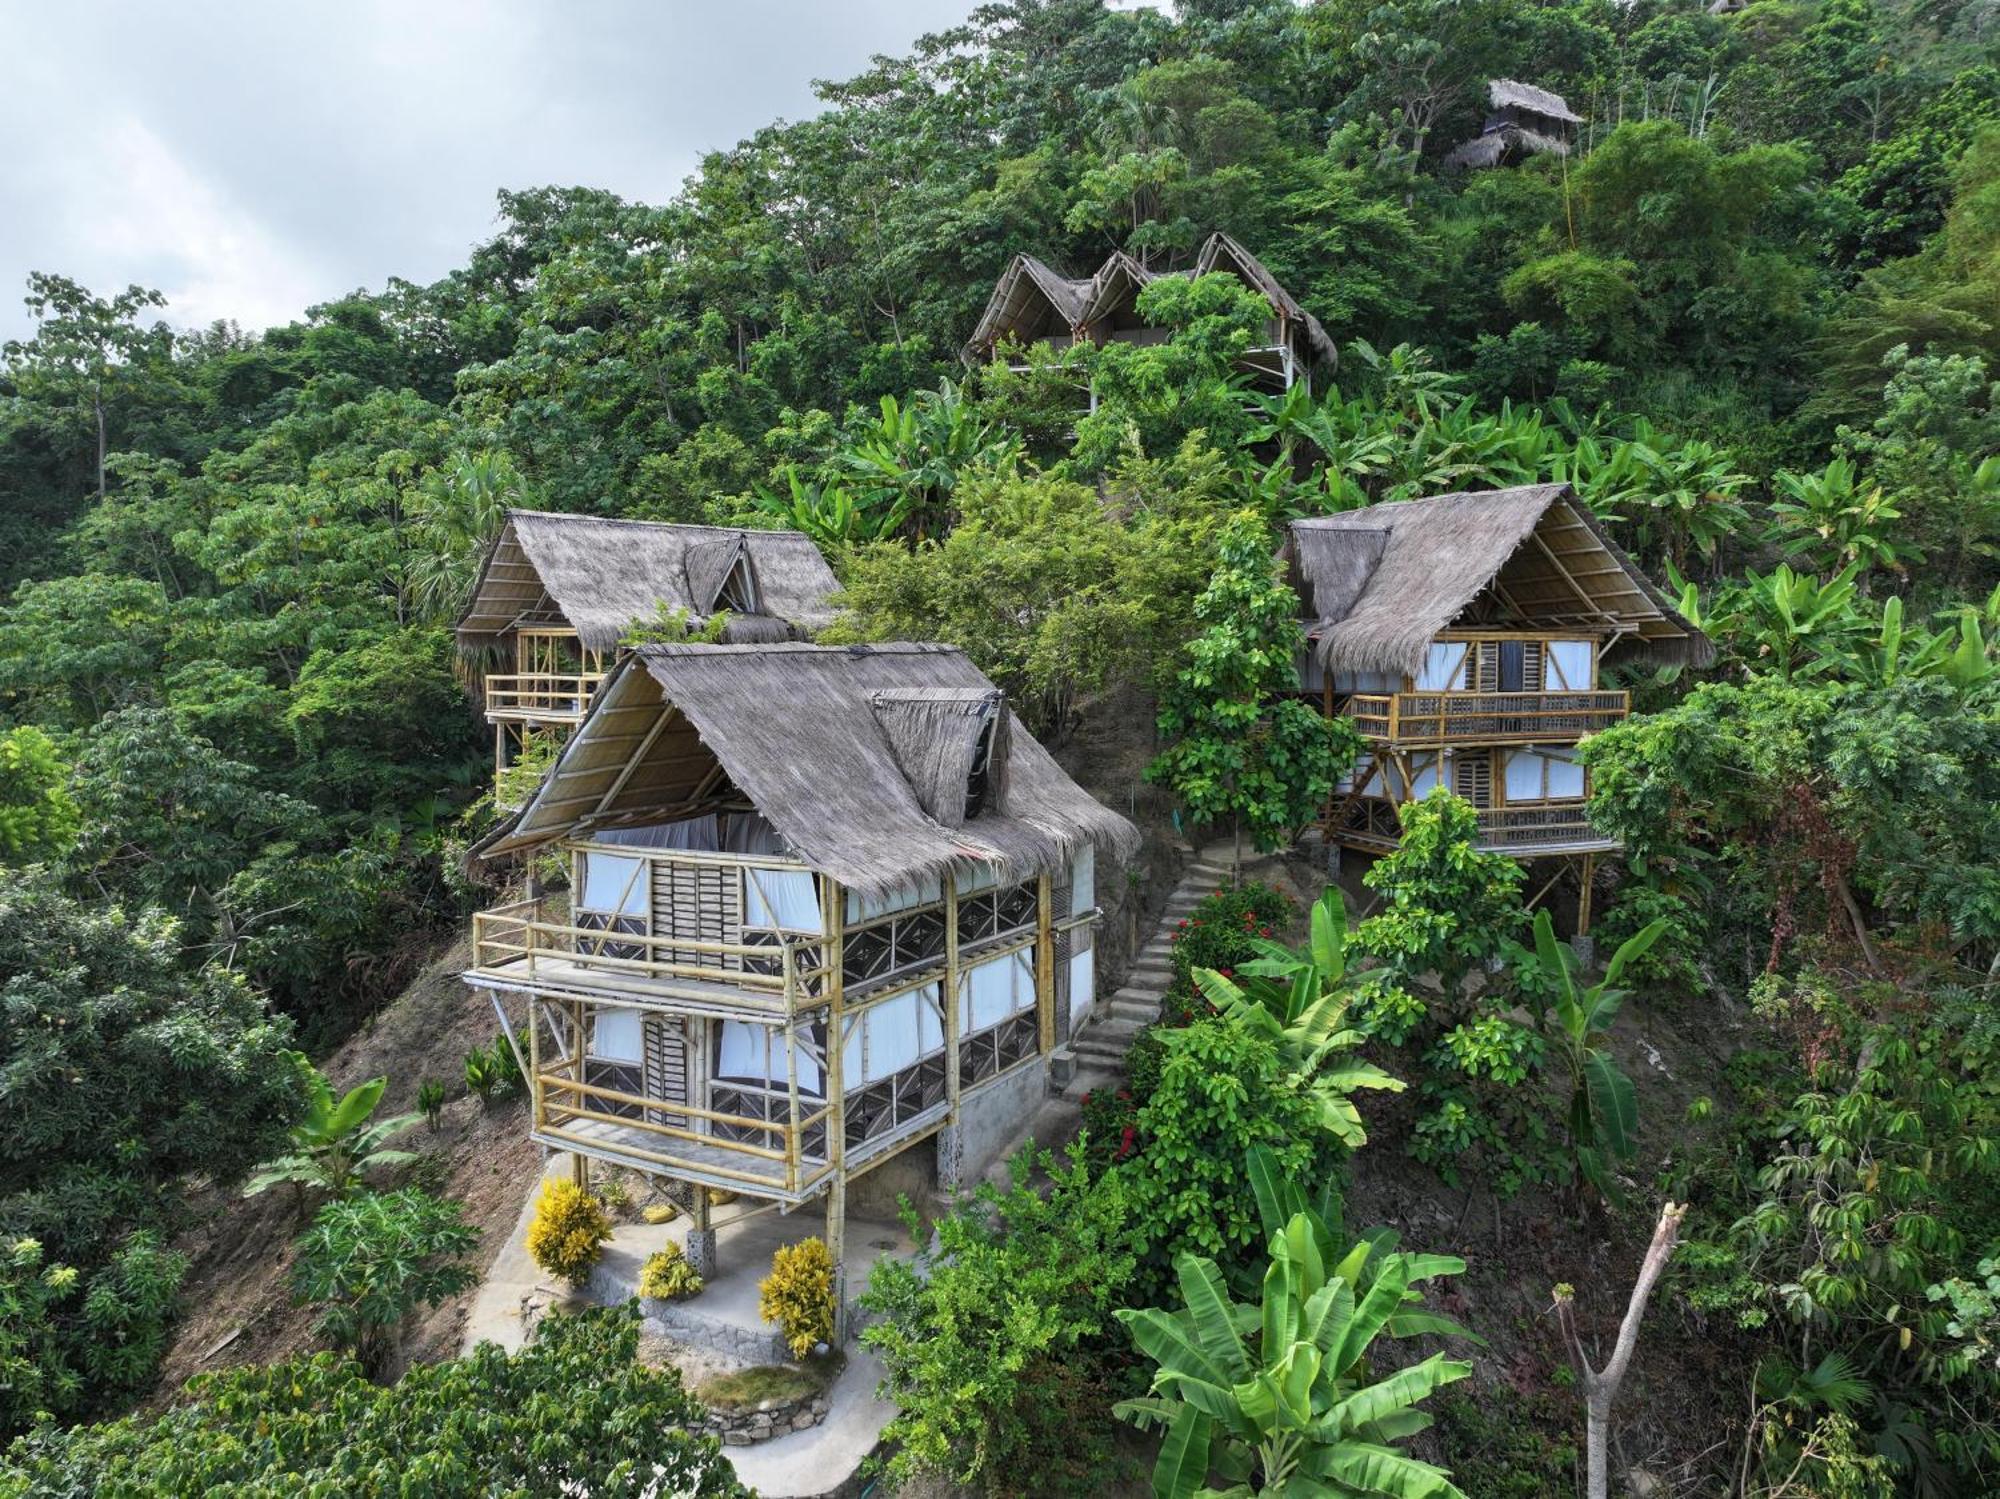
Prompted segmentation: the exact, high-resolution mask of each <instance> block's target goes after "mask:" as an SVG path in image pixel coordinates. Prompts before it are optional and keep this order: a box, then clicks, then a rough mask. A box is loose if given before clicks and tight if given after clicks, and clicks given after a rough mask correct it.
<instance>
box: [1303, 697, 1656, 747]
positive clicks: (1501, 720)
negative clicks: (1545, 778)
mask: <svg viewBox="0 0 2000 1499" xmlns="http://www.w3.org/2000/svg"><path fill="white" fill-rule="evenodd" d="M1629 708H1630V699H1629V696H1628V695H1627V694H1626V693H1623V692H1357V693H1354V694H1353V695H1352V696H1350V697H1349V698H1348V699H1347V705H1346V707H1345V708H1343V709H1342V710H1341V711H1342V712H1343V714H1344V715H1345V716H1346V718H1347V720H1348V721H1349V722H1350V723H1352V724H1353V725H1354V727H1355V730H1356V731H1357V732H1358V733H1360V734H1361V736H1362V737H1363V738H1366V739H1379V740H1383V741H1385V742H1387V743H1391V744H1397V745H1404V746H1423V745H1441V744H1562V743H1567V742H1570V741H1574V740H1577V739H1581V738H1582V737H1583V736H1584V735H1586V734H1594V733H1596V732H1597V731H1598V730H1599V729H1608V728H1610V727H1611V726H1612V725H1613V724H1615V723H1618V722H1619V721H1620V720H1622V719H1623V718H1624V717H1625V716H1626V713H1627V712H1628V711H1629Z"/></svg>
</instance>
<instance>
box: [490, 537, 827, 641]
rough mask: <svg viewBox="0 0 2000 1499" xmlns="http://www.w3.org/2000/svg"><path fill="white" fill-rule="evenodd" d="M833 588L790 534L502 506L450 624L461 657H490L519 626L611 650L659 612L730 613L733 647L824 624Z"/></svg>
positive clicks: (702, 617) (819, 561)
mask: <svg viewBox="0 0 2000 1499" xmlns="http://www.w3.org/2000/svg"><path fill="white" fill-rule="evenodd" d="M838 586H839V585H838V584H837V583H836V582H835V581H834V576H833V570H832V569H831V568H829V567H828V566H827V565H826V559H825V558H824V557H822V556H821V555H820V552H819V548H818V547H817V546H815V545H813V542H812V539H811V538H810V537H807V536H803V535H800V534H799V533H798V532H796V531H750V530H735V529H731V528H728V527H721V526H694V525H678V524H665V523H662V522H656V521H635V520H614V519H610V518H607V517H604V516H595V515H566V514H552V513H550V512H547V511H541V510H510V511H508V512H507V522H506V524H505V525H504V526H503V527H502V528H501V530H500V535H499V536H498V537H497V538H496V539H495V541H494V543H493V545H492V547H491V548H490V549H489V550H488V551H487V554H486V558H485V561H484V562H483V563H482V565H481V566H480V570H479V579H478V582H477V583H476V584H475V585H474V587H473V592H472V600H471V602H470V603H468V604H467V605H466V608H465V612H464V613H463V614H462V615H461V616H460V618H459V621H458V643H459V647H460V649H462V650H464V651H466V652H468V653H476V652H481V651H485V650H488V649H490V648H491V647H493V646H494V645H495V644H496V643H498V642H499V641H500V640H501V639H502V637H504V636H505V635H507V634H508V633H509V632H511V631H513V630H515V629H518V628H521V627H523V626H526V625H534V624H549V623H561V624H566V625H568V626H569V627H570V628H572V629H574V630H575V631H576V634H577V636H578V639H579V640H580V641H581V643H582V645H583V647H584V649H585V650H589V651H594V652H598V653H608V652H610V651H612V650H614V649H616V647H617V645H618V641H619V640H620V638H621V637H623V636H624V635H625V633H626V632H627V631H628V630H630V629H631V627H632V624H633V622H634V621H635V620H651V619H653V618H654V616H655V615H656V613H657V612H658V609H659V607H660V605H662V604H665V605H667V606H669V607H671V608H679V609H684V610H686V611H687V612H688V614H689V615H691V616H692V617H693V621H694V623H696V624H701V623H703V622H705V621H706V620H708V619H709V618H710V617H711V616H713V615H715V614H718V613H721V612H723V611H725V610H726V611H727V612H728V614H729V627H728V633H727V637H726V638H728V639H730V640H733V641H754V640H791V639H797V638H799V637H801V636H805V635H810V634H812V633H813V632H814V631H816V630H819V629H822V628H824V627H825V626H826V625H827V624H829V623H830V622H831V621H832V619H833V614H834V611H833V609H832V607H831V606H830V605H829V604H828V602H827V600H828V599H829V598H830V597H831V596H832V594H833V592H834V590H835V589H836V588H837V587H838Z"/></svg>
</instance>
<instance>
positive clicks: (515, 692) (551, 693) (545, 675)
mask: <svg viewBox="0 0 2000 1499" xmlns="http://www.w3.org/2000/svg"><path fill="white" fill-rule="evenodd" d="M603 680H604V673H603V672H601V671H581V672H496V673H494V674H493V675H491V676H489V677H487V678H486V717H487V719H488V720H489V721H490V720H492V719H496V718H509V719H513V718H520V719H533V720H535V721H536V722H539V723H581V722H582V721H583V715H584V710H585V709H587V708H589V706H590V695H591V694H592V693H593V692H595V691H597V684H598V683H600V682H602V681H603Z"/></svg>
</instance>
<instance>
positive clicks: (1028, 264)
mask: <svg viewBox="0 0 2000 1499" xmlns="http://www.w3.org/2000/svg"><path fill="white" fill-rule="evenodd" d="M1094 287H1095V281H1094V279H1093V278H1090V277H1084V278H1083V279H1081V280H1078V279H1074V278H1072V277H1069V276H1064V275H1061V274H1059V273H1057V272H1056V271H1054V270H1052V269H1051V268H1050V267H1049V266H1048V265H1046V264H1045V263H1044V262H1042V261H1040V260H1037V259H1036V258H1035V257H1034V256H1032V255H1016V256H1015V257H1014V258H1013V259H1012V260H1011V261H1009V262H1008V264H1007V269H1006V270H1004V271H1002V272H1001V273H1000V280H999V281H998V282H997V283H996V284H995V285H994V287H993V295H992V296H990V297H988V298H987V299H986V310H985V311H984V312H982V313H981V314H980V315H979V325H978V327H976V328H975V329H973V332H972V338H971V339H970V341H968V342H967V344H966V346H965V357H966V359H967V361H968V362H972V361H974V360H978V359H985V358H988V357H990V356H991V355H992V353H993V347H994V345H995V344H998V343H999V342H1000V341H1001V340H1002V339H1005V338H1017V339H1019V340H1020V341H1021V342H1023V343H1032V342H1034V341H1035V340H1036V339H1038V338H1048V337H1054V338H1056V339H1057V341H1058V342H1062V343H1067V342H1068V341H1069V335H1070V333H1071V331H1072V330H1073V329H1074V328H1075V327H1076V325H1077V324H1078V323H1079V322H1081V321H1082V320H1083V309H1084V305H1085V304H1086V303H1087V302H1088V301H1089V300H1090V296H1091V293H1092V291H1093V289H1094Z"/></svg>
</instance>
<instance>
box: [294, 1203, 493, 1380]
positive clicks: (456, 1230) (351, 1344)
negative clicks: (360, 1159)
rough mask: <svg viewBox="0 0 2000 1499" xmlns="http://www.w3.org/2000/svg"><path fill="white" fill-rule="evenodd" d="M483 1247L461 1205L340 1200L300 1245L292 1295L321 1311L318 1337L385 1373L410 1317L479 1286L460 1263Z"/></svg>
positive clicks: (329, 1207)
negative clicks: (398, 1335)
mask: <svg viewBox="0 0 2000 1499" xmlns="http://www.w3.org/2000/svg"><path fill="white" fill-rule="evenodd" d="M478 1242H479V1233H478V1230H476V1229H473V1228H470V1227H468V1226H467V1225H466V1222H465V1216H464V1208H463V1207H462V1206H461V1205H460V1204H459V1203H456V1202H443V1201H440V1200H439V1199H437V1198H435V1197H432V1196H431V1195H430V1194H429V1193H428V1192H420V1191H418V1190H417V1189H416V1188H415V1187H404V1188H402V1189H401V1190H400V1191H396V1192H364V1193H362V1194H361V1195H359V1196H357V1197H343V1198H335V1199H334V1200H333V1201H332V1202H329V1203H327V1204H326V1205H325V1206H323V1207H322V1208H321V1209H320V1210H319V1212H318V1214H317V1215H316V1216H315V1217H314V1219H313V1225H312V1227H311V1228H310V1229H308V1230H307V1231H306V1233H305V1235H304V1236H303V1237H302V1238H300V1240H299V1257H298V1259H297V1260H296V1261H295V1262H294V1263H293V1265H292V1294H293V1296H294V1298H295V1299H296V1300H298V1301H301V1302H304V1303H306V1304H308V1305H312V1306H317V1307H318V1308H319V1309H320V1312H319V1317H318V1320H317V1321H315V1322H314V1323H313V1330H314V1331H316V1332H317V1333H319V1334H320V1336H322V1337H324V1338H326V1339H327V1340H328V1341H329V1342H331V1343H332V1344H333V1345H334V1346H335V1347H337V1348H339V1349H341V1350H343V1351H344V1352H347V1353H350V1354H352V1355H353V1356H354V1357H355V1359H356V1360H357V1361H358V1362H359V1363H360V1364H361V1367H362V1368H363V1369H365V1370H366V1371H367V1372H368V1373H369V1374H371V1375H375V1374H380V1373H381V1372H382V1370H383V1367H384V1366H385V1365H386V1364H387V1362H388V1357H389V1353H390V1351H391V1349H392V1348H393V1346H394V1339H395V1333H396V1329H397V1328H399V1327H400V1326H402V1324H403V1321H404V1319H406V1318H407V1317H409V1315H410V1314H411V1313H412V1312H414V1311H416V1310H417V1309H418V1308H419V1307H424V1306H436V1305H438V1304H439V1303H440V1302H442V1301H445V1300H447V1299H448V1298H450V1297H452V1296H456V1295H457V1294H458V1293H459V1292H460V1291H464V1290H469V1289H470V1288H471V1287H472V1286H474V1285H475V1284H477V1283H478V1280H479V1277H478V1276H477V1275H476V1274H475V1273H474V1272H473V1271H471V1270H470V1269H468V1268H466V1266H464V1265H462V1264H460V1263H459V1256H460V1255H464V1254H469V1253H470V1252H471V1251H472V1249H473V1246H474V1245H476V1244H477V1243H478Z"/></svg>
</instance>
